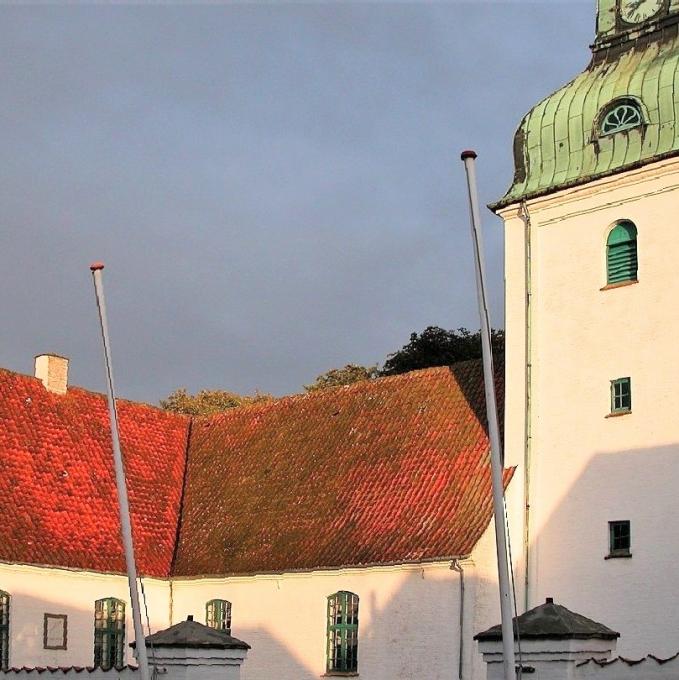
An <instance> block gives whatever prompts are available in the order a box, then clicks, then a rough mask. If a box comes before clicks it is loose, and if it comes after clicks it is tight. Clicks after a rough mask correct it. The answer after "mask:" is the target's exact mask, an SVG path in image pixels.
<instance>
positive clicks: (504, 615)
mask: <svg viewBox="0 0 679 680" xmlns="http://www.w3.org/2000/svg"><path fill="white" fill-rule="evenodd" d="M475 160H476V153H475V152H474V151H463V152H462V161H463V163H464V168H465V171H466V173H467V188H468V190H469V212H470V217H471V227H472V241H473V243H474V264H475V269H476V291H477V297H478V303H479V316H480V317H481V347H482V350H483V380H484V384H485V389H486V413H487V416H488V435H489V437H490V466H491V474H492V480H493V513H494V516H495V546H496V548H497V567H498V580H499V583H500V614H501V619H502V650H503V661H504V678H505V680H515V677H516V671H515V663H516V662H515V659H514V629H513V627H512V596H511V592H512V591H511V586H510V580H509V560H508V559H507V534H506V522H505V506H504V485H503V482H502V469H503V466H504V460H503V455H502V444H501V442H500V428H499V427H498V419H497V403H496V400H495V372H494V370H493V354H492V351H491V342H490V338H491V336H490V315H489V313H488V302H487V299H486V284H485V276H486V274H485V265H484V260H483V237H482V235H481V218H480V215H479V199H478V194H477V189H476V168H475V162H474V161H475Z"/></svg>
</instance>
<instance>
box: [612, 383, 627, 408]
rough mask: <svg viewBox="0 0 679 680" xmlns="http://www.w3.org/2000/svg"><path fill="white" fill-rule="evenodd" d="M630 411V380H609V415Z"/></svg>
mask: <svg viewBox="0 0 679 680" xmlns="http://www.w3.org/2000/svg"><path fill="white" fill-rule="evenodd" d="M631 410H632V380H631V379H630V378H618V379H617V380H611V413H629V411H631Z"/></svg>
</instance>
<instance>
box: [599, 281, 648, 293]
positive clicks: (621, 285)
mask: <svg viewBox="0 0 679 680" xmlns="http://www.w3.org/2000/svg"><path fill="white" fill-rule="evenodd" d="M635 283H639V279H630V280H629V281H619V282H618V283H607V284H606V285H605V286H604V287H603V288H599V290H613V289H614V288H624V287H625V286H633V285H634V284H635Z"/></svg>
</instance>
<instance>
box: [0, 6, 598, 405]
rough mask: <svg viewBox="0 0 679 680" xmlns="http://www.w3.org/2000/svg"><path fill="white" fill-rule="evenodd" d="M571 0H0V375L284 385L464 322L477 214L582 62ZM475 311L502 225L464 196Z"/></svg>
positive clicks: (499, 320) (297, 386)
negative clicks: (101, 308) (480, 259)
mask: <svg viewBox="0 0 679 680" xmlns="http://www.w3.org/2000/svg"><path fill="white" fill-rule="evenodd" d="M594 19H595V7H594V1H593V0H587V1H578V0H570V1H569V2H556V1H551V2H550V1H544V2H532V3H529V2H511V1H509V0H506V1H504V2H483V1H480V0H475V1H474V2H469V3H464V2H421V3H419V2H408V3H405V2H398V3H391V2H372V3H354V2H346V3H333V2H324V3H317V4H314V3H278V2H273V3H266V4H235V3H234V4H219V3H211V4H202V5H201V4H188V3H187V4H181V3H175V4H149V5H135V4H116V5H107V4H89V5H85V4H64V5H59V4H39V5H28V4H25V5H23V4H22V5H0V45H2V47H1V48H0V54H1V55H2V57H1V58H0V95H1V96H0V149H1V150H2V153H1V155H0V157H1V158H2V163H0V233H1V235H2V240H1V247H0V285H1V286H2V290H3V294H2V295H1V296H0V309H1V314H2V319H3V323H2V326H1V328H2V331H1V332H0V366H2V367H4V368H8V369H10V370H13V371H17V372H20V373H29V374H30V373H32V372H33V357H34V356H35V355H36V354H40V353H45V352H54V353H57V354H61V355H65V356H68V357H69V358H70V375H69V381H70V383H71V384H77V385H80V386H83V387H86V388H88V389H93V390H97V391H102V390H103V389H104V369H103V359H102V347H101V338H100V334H99V326H98V317H97V309H96V305H95V299H94V292H93V286H92V280H91V274H90V271H89V264H90V263H91V262H93V261H95V260H101V261H103V262H105V264H106V269H105V270H104V284H105V290H106V302H107V306H108V313H109V326H110V332H111V345H112V351H113V367H114V372H115V378H116V387H117V391H118V393H119V396H121V397H126V398H129V399H135V400H141V401H147V402H151V403H157V402H158V400H159V399H161V398H163V397H164V396H166V395H167V394H169V393H170V392H171V391H172V390H174V389H175V388H177V387H186V388H187V389H189V390H190V391H196V390H198V389H202V388H220V389H229V390H233V391H236V392H241V393H252V392H254V391H255V390H259V391H262V392H269V393H272V394H277V395H279V394H286V393H293V392H299V391H301V390H302V386H303V385H304V384H305V383H310V382H312V381H313V379H314V378H315V376H316V375H318V374H320V373H322V372H324V371H326V370H328V369H330V368H334V367H340V366H343V365H345V364H346V363H350V362H351V363H360V364H366V365H372V364H375V363H382V362H383V361H384V359H385V358H386V356H387V355H388V354H389V353H390V352H393V351H395V350H397V349H399V348H400V347H401V346H403V345H404V344H405V343H406V342H407V341H408V338H409V336H410V333H412V332H414V331H417V332H419V331H422V330H423V329H424V328H425V327H426V326H429V325H438V326H441V327H444V328H457V327H460V326H465V327H467V328H470V329H475V328H478V325H479V322H478V312H477V308H476V297H475V295H476V293H475V287H474V275H473V261H472V250H471V248H472V246H471V237H470V233H469V231H470V230H469V217H468V206H467V195H466V185H465V178H464V168H463V165H462V163H461V162H460V151H462V150H463V149H467V148H472V149H475V150H476V151H477V152H478V154H479V157H478V161H477V173H478V176H479V191H480V198H481V201H482V203H484V204H485V203H489V202H491V201H493V200H495V199H497V198H499V197H500V196H501V195H502V194H503V193H504V191H505V190H506V189H507V187H508V186H509V183H510V180H511V177H512V174H513V162H512V138H513V134H514V131H515V129H516V126H517V125H518V123H519V121H520V120H521V118H522V117H523V115H524V114H525V113H526V112H527V111H528V110H529V109H530V108H531V107H532V106H533V105H534V104H536V103H537V102H538V101H539V100H540V99H541V98H542V97H544V96H546V95H547V94H549V93H550V92H552V91H553V90H555V89H556V88H558V87H559V86H561V85H562V84H563V83H565V82H566V81H568V80H570V79H571V78H572V77H574V76H575V75H576V74H577V73H578V72H579V71H581V70H582V69H583V68H584V67H585V66H586V64H587V62H588V58H589V50H588V45H589V44H590V43H591V42H592V39H593V34H594ZM483 227H484V238H485V245H486V267H487V272H488V278H489V285H490V289H491V298H490V301H491V316H492V318H493V325H494V326H497V327H501V326H502V325H503V286H502V282H503V270H502V248H503V239H502V227H501V223H500V221H499V219H498V218H497V217H495V216H494V215H492V213H490V212H489V211H488V210H486V209H485V208H484V209H483Z"/></svg>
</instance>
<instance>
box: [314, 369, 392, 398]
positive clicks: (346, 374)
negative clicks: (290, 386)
mask: <svg viewBox="0 0 679 680" xmlns="http://www.w3.org/2000/svg"><path fill="white" fill-rule="evenodd" d="M378 375H379V372H378V370H377V366H359V365H358V364H347V365H346V366H345V367H344V368H331V369H330V370H329V371H326V372H325V373H322V374H321V375H319V376H317V378H316V380H315V381H314V382H313V383H311V385H304V389H305V390H306V391H307V392H317V391H318V390H327V389H328V388H330V387H340V386H341V385H351V384H352V383H356V382H362V381H363V380H372V379H373V378H376V377H377V376H378Z"/></svg>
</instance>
